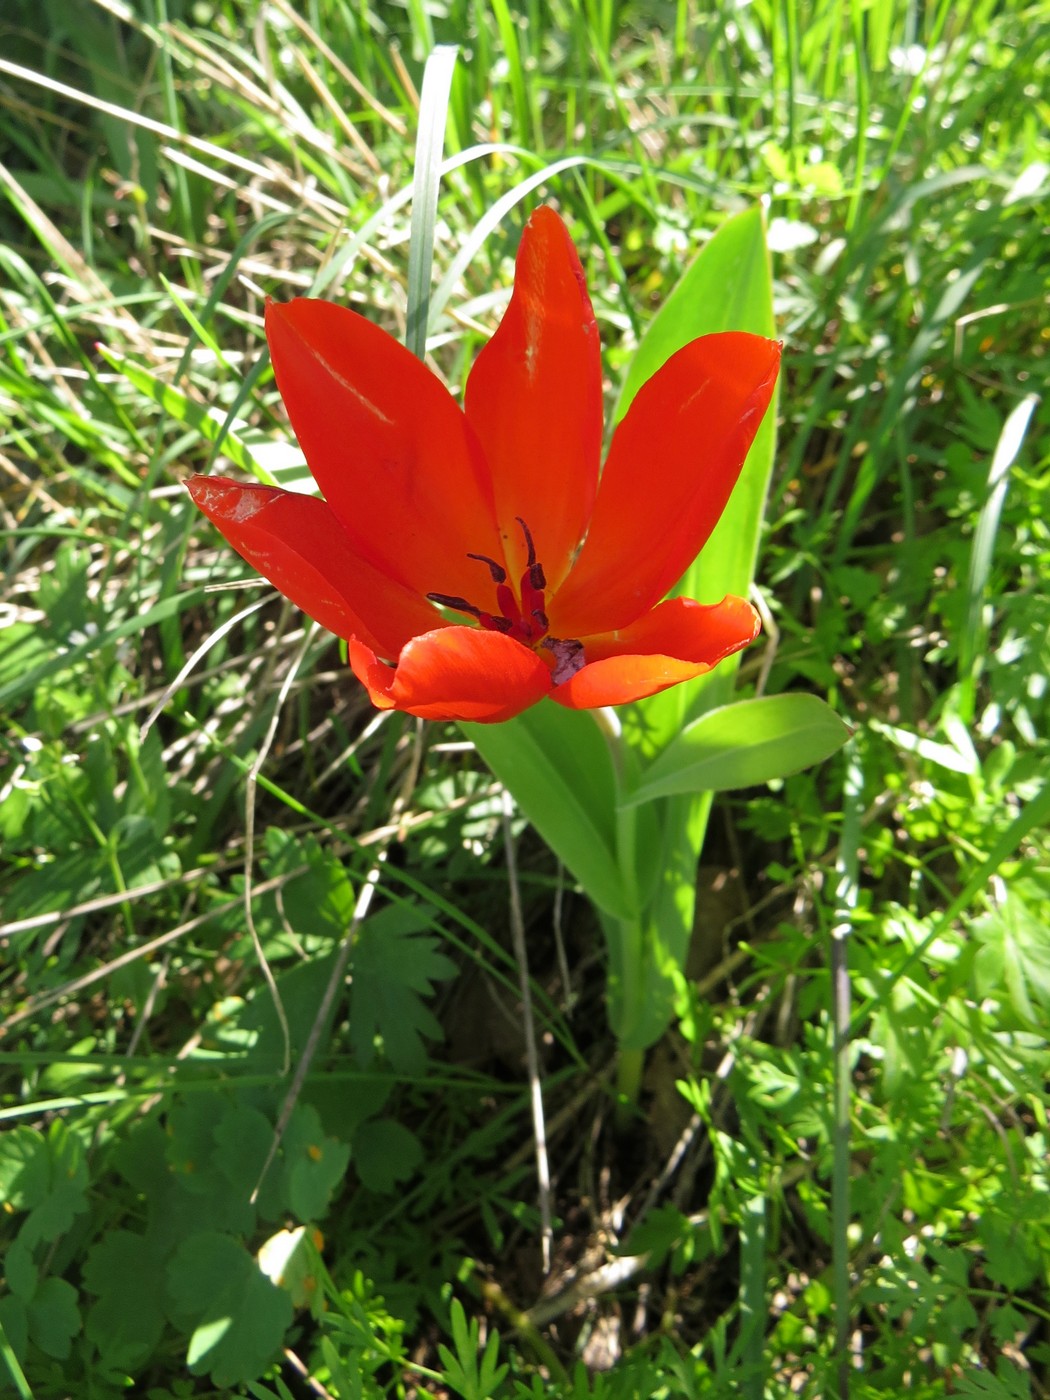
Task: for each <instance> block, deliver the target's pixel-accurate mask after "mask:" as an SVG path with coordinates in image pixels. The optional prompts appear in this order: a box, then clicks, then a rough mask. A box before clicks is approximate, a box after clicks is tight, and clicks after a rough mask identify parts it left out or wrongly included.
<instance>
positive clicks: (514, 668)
mask: <svg viewBox="0 0 1050 1400" xmlns="http://www.w3.org/2000/svg"><path fill="white" fill-rule="evenodd" d="M350 665H351V666H352V667H353V671H354V675H355V676H356V677H357V679H358V680H359V681H360V682H361V684H362V685H363V686H365V688H366V689H367V690H368V694H369V697H370V698H371V701H372V704H373V705H375V706H376V708H377V709H380V710H403V711H404V712H405V713H406V714H410V715H417V716H418V717H419V718H420V719H437V720H475V721H477V722H480V723H483V724H486V723H495V722H496V721H498V720H505V719H511V718H512V717H513V716H514V715H516V714H520V713H521V711H522V710H525V709H528V707H529V706H530V705H534V704H535V703H536V701H537V700H540V699H542V697H543V696H544V695H546V694H548V692H549V691H550V686H551V679H550V671H549V670H548V669H547V667H546V666H545V665H544V664H543V662H542V661H541V660H540V658H539V657H538V656H537V655H536V653H535V652H534V651H530V650H529V648H528V647H526V646H522V644H521V643H520V642H516V641H514V640H513V639H512V638H510V637H505V636H504V635H503V634H502V633H501V632H486V631H483V630H481V629H480V628H474V627H443V628H441V629H440V630H438V631H436V632H427V633H425V634H424V635H423V636H421V637H415V638H413V639H412V641H410V642H408V643H407V645H406V646H405V648H404V650H403V651H402V652H401V655H400V657H399V658H398V663H397V666H396V668H393V669H392V668H391V667H389V666H384V665H383V663H382V662H381V661H378V660H377V659H376V656H375V653H374V652H373V651H371V650H370V649H369V648H368V647H367V646H365V645H363V644H362V643H361V642H357V641H355V640H353V639H352V638H351V641H350Z"/></svg>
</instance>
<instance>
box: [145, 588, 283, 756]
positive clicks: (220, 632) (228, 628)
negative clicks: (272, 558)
mask: <svg viewBox="0 0 1050 1400" xmlns="http://www.w3.org/2000/svg"><path fill="white" fill-rule="evenodd" d="M272 597H273V595H272V594H271V593H267V595H266V597H265V598H260V599H259V601H258V602H255V603H251V604H250V605H249V606H248V607H246V608H242V609H241V610H240V612H238V613H234V615H233V616H232V617H228V618H227V619H226V621H225V622H224V623H222V625H221V626H219V627H216V629H215V631H214V632H213V633H212V634H211V636H210V637H209V638H208V639H207V641H205V642H202V643H201V645H200V646H199V647H198V648H197V650H196V651H195V652H194V653H193V655H192V656H191V657H190V659H189V660H188V661H187V662H186V664H185V665H184V666H183V667H182V669H181V670H180V671H179V673H178V675H177V676H176V677H175V679H174V680H173V681H172V682H171V684H170V685H167V686H165V688H164V691H163V693H162V695H161V697H160V699H159V700H158V701H157V703H156V704H155V705H154V706H153V709H152V710H150V712H149V714H148V715H147V716H146V718H145V720H144V721H143V723H142V726H141V728H140V729H139V743H140V744H144V743H145V742H146V736H147V734H148V733H149V732H150V730H151V729H152V728H153V726H154V724H155V723H156V722H157V716H158V715H159V714H160V713H161V712H162V711H163V710H164V708H165V706H166V705H167V703H168V701H169V700H170V699H171V697H172V696H173V695H174V694H175V692H176V691H177V690H179V689H180V688H181V686H182V683H183V681H184V680H185V679H186V677H187V676H188V675H189V674H190V672H191V671H193V670H195V669H196V666H197V662H198V661H199V660H200V659H201V657H202V656H206V655H207V654H208V652H209V651H211V649H212V647H213V646H215V644H216V643H217V642H221V641H222V639H223V637H225V636H226V634H227V633H228V632H232V631H233V629H234V628H235V627H236V626H237V624H238V623H240V622H243V621H244V619H245V618H246V617H251V615H252V613H253V612H258V611H259V609H260V608H262V607H265V606H266V604H267V603H269V602H270V601H271V599H272Z"/></svg>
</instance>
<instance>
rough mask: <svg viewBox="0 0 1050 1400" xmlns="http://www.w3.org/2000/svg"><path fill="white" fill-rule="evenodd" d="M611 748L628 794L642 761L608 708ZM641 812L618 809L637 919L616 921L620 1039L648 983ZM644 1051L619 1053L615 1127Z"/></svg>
mask: <svg viewBox="0 0 1050 1400" xmlns="http://www.w3.org/2000/svg"><path fill="white" fill-rule="evenodd" d="M592 713H593V714H594V718H595V720H596V722H597V724H598V728H599V729H600V730H601V732H602V734H603V736H604V738H605V742H606V744H607V745H608V748H609V755H610V757H611V759H612V765H613V772H614V773H615V774H616V786H617V790H618V791H617V795H618V796H622V795H624V794H625V793H626V792H628V791H629V790H630V788H631V787H632V786H633V785H634V781H635V780H636V779H637V776H638V773H637V767H638V761H637V758H636V756H635V754H634V752H633V751H632V749H631V747H630V745H629V744H628V743H627V742H626V741H625V739H624V734H623V726H622V724H621V723H620V719H619V716H618V715H617V714H616V712H615V710H612V709H610V708H608V707H606V708H605V709H601V710H594V711H593V712H592ZM638 812H639V808H637V807H625V806H622V805H618V806H617V810H616V856H617V864H618V866H619V871H620V876H621V878H622V880H623V885H624V890H625V893H626V895H627V900H628V902H629V904H630V906H631V908H632V909H633V910H634V911H635V916H634V918H633V919H630V920H627V919H619V920H617V921H616V925H617V929H616V938H617V942H618V945H619V948H620V953H621V959H620V968H619V987H618V989H617V995H618V998H619V1015H618V1016H617V1017H616V1018H615V1021H614V1023H613V1030H614V1032H615V1033H616V1034H617V1035H621V1034H622V1031H623V1029H624V1027H625V1026H632V1025H634V1024H635V1023H636V1022H637V1020H638V1015H637V1007H636V1005H635V1003H636V1000H637V998H638V996H639V995H640V992H641V988H642V987H643V986H644V985H645V982H646V979H645V978H644V977H643V975H642V964H643V962H644V959H645V942H646V940H645V927H644V917H643V914H642V908H641V903H642V898H641V891H640V890H639V887H638V853H637V833H638ZM644 1064H645V1052H644V1050H638V1049H625V1048H624V1047H623V1045H621V1046H620V1047H619V1050H618V1064H617V1071H616V1089H617V1108H616V1122H617V1126H618V1127H619V1128H620V1129H621V1130H623V1129H625V1128H626V1127H627V1126H628V1125H629V1123H630V1122H631V1120H632V1119H633V1117H634V1110H635V1108H636V1106H637V1103H638V1091H639V1089H640V1088H641V1082H642V1070H643V1068H644Z"/></svg>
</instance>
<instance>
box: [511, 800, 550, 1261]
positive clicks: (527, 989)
mask: <svg viewBox="0 0 1050 1400" xmlns="http://www.w3.org/2000/svg"><path fill="white" fill-rule="evenodd" d="M502 800H503V842H504V846H505V847H506V852H507V878H508V882H509V885H510V935H511V939H512V941H513V944H514V957H515V959H516V961H517V964H518V978H519V982H520V986H521V1014H522V1021H523V1024H524V1030H525V1066H526V1072H527V1073H528V1076H529V1097H530V1099H531V1102H532V1133H533V1137H534V1138H535V1140H536V1180H537V1184H538V1186H539V1204H540V1249H541V1253H542V1256H543V1272H544V1273H545V1274H548V1273H550V1268H551V1248H552V1245H553V1241H554V1227H553V1225H552V1224H551V1178H550V1164H549V1162H548V1160H547V1128H546V1124H545V1122H544V1117H543V1086H542V1084H541V1083H540V1068H539V1056H538V1055H537V1053H536V1025H535V1017H534V1015H533V1010H532V989H531V986H530V984H529V955H528V951H527V950H526V947H525V921H524V919H523V918H522V913H521V890H520V887H519V885H518V861H517V853H516V851H515V848H514V831H513V829H512V825H511V819H512V818H513V816H514V800H513V798H512V797H511V795H510V793H509V792H507V790H506V788H504V790H503V799H502Z"/></svg>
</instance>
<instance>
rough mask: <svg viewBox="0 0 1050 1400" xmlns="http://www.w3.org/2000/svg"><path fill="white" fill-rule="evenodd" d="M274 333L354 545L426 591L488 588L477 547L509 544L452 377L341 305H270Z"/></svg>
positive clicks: (311, 444)
mask: <svg viewBox="0 0 1050 1400" xmlns="http://www.w3.org/2000/svg"><path fill="white" fill-rule="evenodd" d="M266 335H267V339H268V341H269V344H270V354H271V356H272V358H273V367H274V373H275V375H276V377H277V387H278V388H279V389H280V391H281V397H282V398H283V400H284V403H285V406H286V408H287V410H288V416H289V418H290V419H291V422H292V427H293V428H294V429H295V435H296V437H297V438H298V439H299V445H300V446H301V447H302V449H303V452H304V454H305V456H306V460H307V462H308V463H309V466H310V470H311V471H312V472H313V475H314V478H315V480H316V481H317V484H318V486H320V488H321V492H322V494H323V495H324V497H325V499H326V500H327V502H328V504H329V505H330V506H331V508H332V510H333V511H334V512H335V514H336V516H337V517H338V519H339V522H340V524H341V525H342V526H343V529H344V531H345V532H346V535H347V537H348V539H349V540H350V543H351V545H352V546H353V548H354V549H355V550H356V551H357V552H358V553H359V554H360V555H361V556H362V558H364V559H367V560H369V561H370V562H371V563H372V564H374V565H375V567H376V568H377V569H379V570H380V571H381V572H382V573H384V574H386V575H388V576H389V577H390V578H393V579H397V580H398V581H399V582H400V583H402V584H404V585H405V586H406V587H408V588H411V589H414V590H415V591H416V592H417V593H418V594H420V595H421V596H425V595H426V594H427V593H447V594H454V595H460V596H463V597H473V595H475V594H477V593H478V591H479V588H481V589H482V590H483V589H484V587H485V584H486V582H487V578H486V574H485V569H484V566H483V565H482V566H479V565H478V563H477V562H476V561H475V560H471V559H468V558H467V554H468V553H469V552H471V551H473V552H474V553H476V554H494V553H495V552H496V551H497V550H498V548H499V537H498V533H497V530H496V521H495V507H494V505H493V500H492V488H491V483H490V480H489V476H488V468H487V466H486V465H485V461H484V457H483V455H482V452H481V449H480V447H479V445H478V443H477V440H476V438H475V436H474V433H473V431H472V430H471V428H470V427H469V426H468V424H467V420H466V418H465V416H464V414H463V412H462V410H461V409H460V407H459V405H458V404H457V403H456V401H455V400H454V399H453V398H452V396H451V394H449V392H448V390H447V389H446V388H445V386H444V385H443V384H442V383H441V381H440V380H439V379H438V378H437V377H436V376H435V375H433V374H432V373H431V372H430V370H429V369H427V368H426V366H425V365H424V364H422V362H421V361H419V360H417V359H416V357H415V356H414V355H412V354H411V353H410V352H409V351H408V350H406V349H405V347H404V346H403V345H401V344H399V342H398V341H396V340H395V339H394V338H393V336H391V335H388V334H387V332H386V331H384V330H381V329H380V328H379V327H378V326H374V325H372V323H371V322H370V321H366V320H365V318H364V317H363V316H359V315H358V314H357V313H356V312H354V311H351V310H349V308H347V307H345V306H335V305H333V304H332V303H331V302H326V301H314V300H310V299H307V298H299V299H297V300H295V301H291V302H288V303H287V304H285V305H277V304H275V303H273V302H271V303H270V304H269V305H268V306H267V308H266ZM489 601H490V600H489V599H488V598H487V597H483V598H481V599H480V600H479V602H480V604H481V605H482V606H484V605H486V604H487V603H488V602H489Z"/></svg>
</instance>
